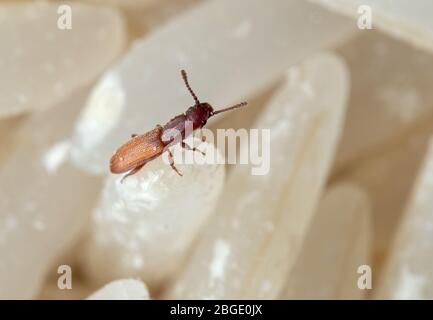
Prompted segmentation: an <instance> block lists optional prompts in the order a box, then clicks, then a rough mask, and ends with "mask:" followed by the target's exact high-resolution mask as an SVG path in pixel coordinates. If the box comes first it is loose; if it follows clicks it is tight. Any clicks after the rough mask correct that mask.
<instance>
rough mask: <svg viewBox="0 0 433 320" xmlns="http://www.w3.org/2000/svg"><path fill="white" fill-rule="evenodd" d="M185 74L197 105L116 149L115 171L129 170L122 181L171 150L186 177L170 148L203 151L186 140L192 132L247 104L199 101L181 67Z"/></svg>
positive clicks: (169, 154)
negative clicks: (178, 146) (216, 104)
mask: <svg viewBox="0 0 433 320" xmlns="http://www.w3.org/2000/svg"><path fill="white" fill-rule="evenodd" d="M181 75H182V79H183V81H184V83H185V86H186V88H187V89H188V91H189V93H190V94H191V96H192V98H193V99H194V102H195V104H194V105H193V106H191V107H189V108H188V109H187V110H186V112H185V113H182V114H180V115H178V116H176V117H174V118H172V119H171V120H170V121H168V122H167V123H166V124H165V125H164V126H161V125H157V126H156V127H155V128H154V129H152V130H150V131H148V132H146V133H144V134H142V135H138V134H132V135H131V139H130V140H129V141H128V142H126V143H125V144H123V145H122V146H121V147H120V148H119V149H117V150H116V152H115V153H114V155H113V156H112V157H111V159H110V171H111V173H115V174H119V173H125V172H128V171H129V172H128V173H127V174H126V175H125V176H123V178H122V179H121V182H123V180H124V179H125V178H126V177H128V176H131V175H133V174H135V173H137V172H138V171H139V170H140V169H141V168H143V166H144V165H145V164H146V163H148V162H150V161H152V160H154V159H156V158H158V157H159V156H160V155H161V154H162V153H163V152H165V151H167V152H168V159H169V162H170V166H171V168H172V169H173V170H174V171H176V173H177V174H178V175H179V176H182V174H181V173H180V172H179V170H177V168H176V167H175V165H174V160H173V154H172V153H171V151H170V149H169V147H171V146H173V145H175V144H178V143H180V144H181V145H182V147H183V148H185V149H187V150H192V151H199V152H201V151H200V150H198V149H196V148H191V147H190V146H189V145H188V144H186V143H185V141H184V139H185V138H186V137H187V136H189V135H190V134H192V132H193V131H195V130H197V129H200V128H203V126H205V125H206V122H207V120H208V119H209V118H210V117H213V116H214V115H216V114H218V113H221V112H226V111H230V110H233V109H236V108H240V107H243V106H245V105H247V103H246V102H241V103H238V104H235V105H233V106H231V107H228V108H225V109H221V110H217V111H214V109H213V108H212V106H211V105H210V104H209V103H207V102H200V101H199V99H198V98H197V96H196V94H195V93H194V91H193V90H192V89H191V86H190V85H189V82H188V76H187V74H186V72H185V70H181ZM187 121H190V123H191V124H192V130H189V131H191V132H187V130H186V123H187ZM203 141H204V140H203ZM201 153H203V152H201ZM203 154H204V153H203Z"/></svg>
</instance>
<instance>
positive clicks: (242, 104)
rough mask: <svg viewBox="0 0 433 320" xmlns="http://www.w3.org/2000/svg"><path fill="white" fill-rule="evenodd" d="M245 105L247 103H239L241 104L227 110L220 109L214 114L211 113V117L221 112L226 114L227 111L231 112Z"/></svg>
mask: <svg viewBox="0 0 433 320" xmlns="http://www.w3.org/2000/svg"><path fill="white" fill-rule="evenodd" d="M246 105H247V102H245V101H244V102H241V103H238V104H235V105H234V106H231V107H228V108H225V109H221V110H217V111H214V112H212V114H211V115H212V116H214V115H216V114H218V113H221V112H226V111H229V110H233V109H237V108H241V107H243V106H246Z"/></svg>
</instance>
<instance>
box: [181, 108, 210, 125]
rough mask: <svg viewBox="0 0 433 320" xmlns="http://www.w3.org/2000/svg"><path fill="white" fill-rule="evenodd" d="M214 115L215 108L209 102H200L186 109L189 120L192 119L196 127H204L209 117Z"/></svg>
mask: <svg viewBox="0 0 433 320" xmlns="http://www.w3.org/2000/svg"><path fill="white" fill-rule="evenodd" d="M212 115H213V108H212V106H211V105H210V104H209V103H207V102H202V103H199V104H197V105H195V106H193V107H190V108H188V110H187V111H186V117H187V119H188V120H189V121H192V123H193V127H194V129H196V128H202V127H203V126H204V125H205V124H206V122H207V119H209V118H210V117H211V116H212Z"/></svg>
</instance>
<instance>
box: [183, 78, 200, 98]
mask: <svg viewBox="0 0 433 320" xmlns="http://www.w3.org/2000/svg"><path fill="white" fill-rule="evenodd" d="M180 73H181V74H182V79H183V82H185V85H186V88H187V89H188V91H189V93H191V95H192V97H193V98H194V101H195V104H200V101H199V100H198V98H197V96H196V95H195V93H194V91H192V89H191V87H190V85H189V82H188V76H187V75H186V71H185V70H181V71H180Z"/></svg>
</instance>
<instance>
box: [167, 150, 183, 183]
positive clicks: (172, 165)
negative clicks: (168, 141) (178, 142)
mask: <svg viewBox="0 0 433 320" xmlns="http://www.w3.org/2000/svg"><path fill="white" fill-rule="evenodd" d="M167 152H168V161H170V167H171V168H172V169H173V170H174V171H176V173H177V174H178V175H179V176H181V177H182V173H180V172H179V170H177V168H176V167H175V165H174V160H173V154H172V153H171V151H170V149H167Z"/></svg>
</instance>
